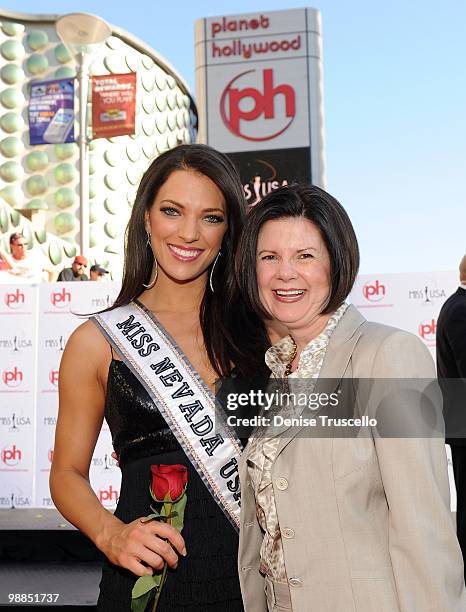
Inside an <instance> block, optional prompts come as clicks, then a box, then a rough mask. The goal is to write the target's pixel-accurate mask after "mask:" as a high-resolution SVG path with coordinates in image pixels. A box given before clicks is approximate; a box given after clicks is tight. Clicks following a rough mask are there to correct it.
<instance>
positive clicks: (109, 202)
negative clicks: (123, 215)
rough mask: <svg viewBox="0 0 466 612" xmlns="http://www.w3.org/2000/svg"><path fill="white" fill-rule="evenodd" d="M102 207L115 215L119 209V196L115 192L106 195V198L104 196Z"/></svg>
mask: <svg viewBox="0 0 466 612" xmlns="http://www.w3.org/2000/svg"><path fill="white" fill-rule="evenodd" d="M104 208H105V210H106V211H107V212H108V213H110V214H111V215H116V214H117V213H118V210H119V209H120V198H119V196H118V195H117V194H112V195H111V196H108V198H105V200H104Z"/></svg>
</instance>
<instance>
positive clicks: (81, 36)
mask: <svg viewBox="0 0 466 612" xmlns="http://www.w3.org/2000/svg"><path fill="white" fill-rule="evenodd" d="M55 27H56V30H57V34H58V36H59V37H60V38H61V40H62V41H63V44H64V45H65V46H66V47H67V48H68V49H69V51H70V53H71V54H72V55H73V57H74V58H75V60H76V62H77V64H78V70H77V77H78V84H79V138H78V142H79V201H80V207H79V225H80V228H79V233H80V252H81V253H82V254H83V255H87V253H88V251H89V161H88V148H89V142H88V139H87V121H86V111H87V93H88V82H89V64H90V61H91V59H92V54H93V53H94V52H95V50H96V48H97V47H98V46H99V45H100V44H101V43H103V42H105V40H106V39H107V38H108V37H109V36H110V35H111V33H112V30H111V28H110V26H109V25H108V23H107V22H106V21H104V20H103V19H101V18H100V17H97V16H96V15H90V14H89V13H70V14H68V15H63V17H60V18H59V19H57V22H56V24H55Z"/></svg>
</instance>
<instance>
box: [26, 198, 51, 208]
mask: <svg viewBox="0 0 466 612" xmlns="http://www.w3.org/2000/svg"><path fill="white" fill-rule="evenodd" d="M25 208H27V210H48V208H49V207H48V206H47V202H45V200H41V199H40V198H34V200H30V201H29V202H28V203H27V204H26V206H25Z"/></svg>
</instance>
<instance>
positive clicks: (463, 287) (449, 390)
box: [436, 255, 466, 575]
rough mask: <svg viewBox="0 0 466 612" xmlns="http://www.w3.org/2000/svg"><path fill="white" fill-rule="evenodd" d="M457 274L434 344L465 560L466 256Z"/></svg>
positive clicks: (439, 319)
mask: <svg viewBox="0 0 466 612" xmlns="http://www.w3.org/2000/svg"><path fill="white" fill-rule="evenodd" d="M459 272H460V285H459V287H458V289H457V290H456V291H455V293H453V295H451V296H450V297H449V298H448V299H447V300H446V302H445V303H444V304H443V306H442V309H441V310H440V314H439V317H438V320H437V333H436V345H437V375H438V378H439V383H440V386H441V387H442V391H443V396H444V412H445V421H446V425H447V443H448V444H449V445H450V447H451V457H452V462H453V472H454V475H455V484H456V499H457V502H456V503H457V507H456V530H457V534H458V540H459V542H460V546H461V550H462V552H463V559H465V560H466V432H464V428H463V427H462V422H463V423H464V422H465V420H466V418H465V417H466V415H465V412H466V406H465V401H466V400H465V398H466V255H464V256H463V259H462V260H461V263H460V266H459ZM448 379H456V380H455V381H450V382H449V381H448ZM457 379H462V380H461V381H458V380H457ZM461 429H463V432H462V437H460V436H459V433H460V430H461ZM454 435H458V437H453V436H454ZM465 575H466V574H465Z"/></svg>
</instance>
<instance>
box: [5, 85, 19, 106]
mask: <svg viewBox="0 0 466 612" xmlns="http://www.w3.org/2000/svg"><path fill="white" fill-rule="evenodd" d="M0 102H1V103H2V104H3V106H4V107H5V108H16V107H17V106H21V104H23V103H24V96H23V93H22V92H21V91H20V90H19V89H16V88H15V87H8V89H4V90H3V91H2V93H1V94H0Z"/></svg>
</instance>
